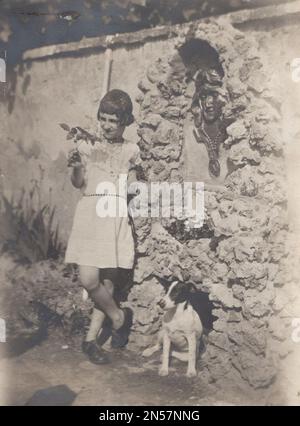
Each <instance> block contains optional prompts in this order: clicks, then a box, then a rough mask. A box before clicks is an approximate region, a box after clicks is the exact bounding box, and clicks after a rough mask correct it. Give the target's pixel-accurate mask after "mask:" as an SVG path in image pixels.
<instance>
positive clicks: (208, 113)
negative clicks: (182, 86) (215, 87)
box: [199, 90, 222, 123]
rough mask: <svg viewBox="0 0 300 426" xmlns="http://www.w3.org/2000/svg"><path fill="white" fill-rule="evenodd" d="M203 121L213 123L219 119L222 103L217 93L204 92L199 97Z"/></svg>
mask: <svg viewBox="0 0 300 426" xmlns="http://www.w3.org/2000/svg"><path fill="white" fill-rule="evenodd" d="M199 103H200V106H201V109H202V116H203V120H204V121H206V122H207V123H213V122H215V121H216V120H218V119H219V118H220V117H221V114H222V103H221V101H220V96H219V93H218V92H214V91H212V90H211V91H205V92H203V93H202V94H201V95H200V102H199Z"/></svg>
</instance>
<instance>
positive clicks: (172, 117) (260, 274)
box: [128, 23, 287, 388]
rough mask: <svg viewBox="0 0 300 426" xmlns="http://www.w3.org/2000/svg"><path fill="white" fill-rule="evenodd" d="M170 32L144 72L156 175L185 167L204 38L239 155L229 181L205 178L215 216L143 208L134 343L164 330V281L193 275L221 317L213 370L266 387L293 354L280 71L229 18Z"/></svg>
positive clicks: (146, 129) (146, 168) (146, 163)
mask: <svg viewBox="0 0 300 426" xmlns="http://www.w3.org/2000/svg"><path fill="white" fill-rule="evenodd" d="M170 44H172V46H171V47H170V55H169V56H167V57H162V58H159V59H157V61H156V62H155V63H153V64H152V65H151V66H150V67H149V69H148V71H147V73H146V75H145V77H144V79H143V80H142V81H140V82H139V89H140V96H139V98H138V102H139V104H140V118H139V137H140V141H139V146H140V150H141V158H142V169H143V175H144V178H145V180H146V181H147V182H152V181H155V182H157V181H160V182H163V181H168V182H182V181H183V179H184V178H185V173H186V159H185V149H187V146H186V144H185V138H186V132H185V126H186V123H187V121H188V120H189V117H190V114H191V103H192V96H193V93H194V89H195V87H194V82H193V80H192V77H193V74H194V71H195V69H196V68H197V67H199V62H197V61H199V55H198V56H197V54H195V55H192V58H193V57H194V58H195V61H194V62H193V60H192V61H190V62H189V61H188V58H191V55H190V52H191V50H190V51H189V49H193V48H195V49H194V50H195V53H197V52H198V51H199V52H200V51H202V52H203V51H204V52H206V53H207V54H206V55H202V56H201V52H200V59H201V58H202V59H201V61H202V62H201V66H206V65H208V66H211V63H212V61H216V62H215V63H216V64H217V65H218V66H219V67H220V68H221V69H222V72H223V79H222V80H223V87H224V88H225V91H226V96H227V100H226V104H225V105H224V108H223V116H224V117H225V118H226V120H228V123H229V125H228V127H227V137H226V140H225V141H224V142H223V143H222V150H223V151H224V155H226V164H228V165H230V167H228V170H226V175H225V176H223V177H222V179H221V181H220V180H218V181H217V182H214V181H213V180H210V181H209V182H205V181H204V184H205V225H204V226H203V228H201V229H198V230H197V231H195V233H194V234H193V233H186V231H185V228H184V225H183V224H182V223H181V222H180V221H179V220H175V219H174V218H170V219H162V218H157V219H154V218H153V219H151V218H138V219H136V234H137V253H138V256H137V263H136V268H135V274H134V281H135V285H134V287H133V288H132V290H131V293H130V294H129V298H128V303H129V305H131V306H132V307H133V309H134V312H135V323H134V332H133V334H132V337H131V342H130V344H131V346H132V347H136V346H140V347H144V346H146V345H147V344H149V342H150V341H151V340H153V335H155V333H156V332H157V330H158V328H159V321H158V320H159V318H160V315H161V312H160V309H159V308H158V306H157V301H158V299H159V298H160V297H161V294H162V293H163V292H164V288H163V285H162V284H161V283H163V282H165V281H171V280H172V279H182V280H188V281H190V282H192V283H194V284H195V285H196V286H197V287H198V288H199V289H200V290H202V291H205V292H208V293H209V295H210V299H211V301H212V302H213V304H214V311H213V314H214V316H215V317H216V320H215V321H214V323H213V330H212V331H211V332H210V333H209V337H208V344H207V347H206V351H205V353H204V354H203V355H202V359H203V361H205V363H204V364H205V366H204V367H203V368H202V370H201V373H200V375H199V376H200V377H201V379H203V378H207V380H208V381H210V382H216V381H218V380H221V379H222V380H223V379H230V380H233V379H236V378H239V379H240V378H241V377H242V378H243V379H244V380H245V381H247V382H248V383H249V384H250V385H251V386H253V387H254V388H259V387H265V386H268V385H269V384H271V383H272V381H273V380H274V379H275V377H276V372H277V368H278V360H279V357H280V356H281V357H283V356H285V354H284V351H283V350H282V347H283V346H282V345H283V340H284V337H283V338H282V335H281V336H279V335H278V328H276V327H275V325H274V324H276V323H278V319H277V315H278V310H277V306H278V297H279V296H278V293H277V291H278V290H281V289H280V288H281V287H282V286H283V284H284V268H283V263H282V259H284V256H285V239H286V234H287V219H286V199H285V193H286V192H285V186H284V185H285V176H284V165H283V139H282V137H281V134H280V128H279V121H280V114H279V111H278V109H277V108H276V99H277V96H278V94H277V93H276V91H275V90H274V87H271V86H270V81H269V78H268V76H269V75H270V73H271V72H272V71H271V70H270V69H268V64H267V63H266V62H265V60H264V58H263V57H262V55H261V54H260V51H259V48H258V46H257V45H256V41H255V40H254V39H252V38H251V35H250V34H247V35H244V34H243V33H241V32H239V31H238V30H235V29H234V28H233V27H231V26H230V25H227V24H226V25H224V26H223V25H221V24H220V23H209V24H201V25H199V24H198V25H191V26H190V27H189V29H188V30H187V29H185V30H180V29H179V30H178V33H177V37H175V38H174V39H173V40H172V41H170ZM187 46H188V48H187ZM201 46H202V48H201ZM205 49H206V50H205ZM186 52H189V55H185V53H186ZM197 58H198V59H197ZM205 58H206V59H207V61H208V63H207V64H205ZM199 161H200V162H201V160H199ZM206 184H207V185H206ZM274 330H276V331H274ZM279 334H280V333H279Z"/></svg>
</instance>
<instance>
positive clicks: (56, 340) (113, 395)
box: [0, 335, 263, 406]
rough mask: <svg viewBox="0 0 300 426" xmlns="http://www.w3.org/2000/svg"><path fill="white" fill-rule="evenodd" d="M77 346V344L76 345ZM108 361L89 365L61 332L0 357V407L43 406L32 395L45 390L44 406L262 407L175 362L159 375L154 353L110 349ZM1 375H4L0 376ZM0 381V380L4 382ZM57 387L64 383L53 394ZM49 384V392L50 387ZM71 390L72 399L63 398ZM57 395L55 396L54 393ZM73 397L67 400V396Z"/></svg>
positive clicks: (257, 401)
mask: <svg viewBox="0 0 300 426" xmlns="http://www.w3.org/2000/svg"><path fill="white" fill-rule="evenodd" d="M76 346H79V345H76ZM110 358H111V361H112V362H111V363H110V364H109V365H106V366H96V365H93V364H91V363H90V362H89V361H88V360H87V359H86V357H85V356H84V354H82V353H81V351H80V348H79V347H74V345H73V346H68V345H66V342H65V341H64V340H63V338H62V336H59V335H52V336H51V337H49V338H48V339H47V340H46V341H44V342H43V343H42V344H40V345H38V346H36V347H34V348H32V349H31V350H29V351H27V352H26V353H24V354H23V355H21V356H18V357H15V358H10V359H2V360H0V376H1V377H2V384H1V390H2V404H1V405H18V406H20V405H21V406H22V405H45V404H43V402H41V400H40V399H39V397H38V396H37V395H35V396H34V398H33V399H32V397H33V395H34V394H35V392H37V391H39V390H43V389H44V390H45V389H48V391H49V392H50V393H49V394H48V396H47V397H46V399H47V404H49V405H61V404H63V405H75V406H76V405H96V406H104V405H117V406H126V405H146V406H151V405H154V406H155V405H165V406H178V405H192V406H207V405H213V406H217V405H244V404H246V405H256V404H259V405H261V404H262V403H263V399H261V395H257V398H255V399H254V398H252V397H251V396H250V395H249V394H247V393H245V392H243V391H241V390H240V389H236V390H235V391H232V392H231V393H228V391H226V390H225V389H223V390H222V389H218V388H216V387H214V386H212V385H209V386H208V385H207V384H204V383H203V381H201V371H200V372H199V373H198V377H196V378H193V379H188V378H186V377H185V369H186V366H185V364H183V363H181V362H179V361H176V364H175V363H174V364H173V365H172V366H171V369H170V375H169V376H168V377H160V376H158V366H159V356H158V357H156V358H155V359H150V360H146V361H145V359H143V358H142V357H140V356H137V355H136V354H133V353H132V352H129V351H127V350H122V351H114V352H112V351H111V352H110ZM5 376H6V379H5ZM3 379H4V380H3ZM58 385H65V387H64V390H63V391H62V394H61V395H62V396H60V397H58V394H57V388H54V387H55V386H58ZM50 388H52V390H51V389H50ZM65 391H66V395H67V393H68V392H70V391H72V392H73V393H74V398H73V401H69V402H67V403H66V402H64V401H65V398H64V392H65ZM55 393H56V394H55ZM0 399H1V395H0ZM71 399H72V398H71Z"/></svg>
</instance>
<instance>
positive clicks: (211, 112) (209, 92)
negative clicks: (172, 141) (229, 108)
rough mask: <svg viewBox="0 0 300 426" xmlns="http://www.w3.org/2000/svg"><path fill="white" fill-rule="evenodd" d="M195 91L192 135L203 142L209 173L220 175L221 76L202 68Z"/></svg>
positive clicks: (222, 134)
mask: <svg viewBox="0 0 300 426" xmlns="http://www.w3.org/2000/svg"><path fill="white" fill-rule="evenodd" d="M195 85H196V93H195V95H194V99H193V109H192V110H193V113H194V120H195V130H194V135H195V138H196V141H197V142H198V143H204V144H205V146H206V150H207V154H208V158H209V165H208V169H209V173H210V175H211V176H212V177H218V176H220V163H219V161H218V158H219V148H220V144H221V143H222V142H224V140H225V139H226V131H225V129H224V126H223V123H222V107H223V104H224V103H223V101H222V99H221V96H220V89H221V87H222V78H221V76H220V74H219V73H218V72H217V71H216V70H214V69H210V70H202V71H200V72H199V73H198V75H197V78H196V82H195Z"/></svg>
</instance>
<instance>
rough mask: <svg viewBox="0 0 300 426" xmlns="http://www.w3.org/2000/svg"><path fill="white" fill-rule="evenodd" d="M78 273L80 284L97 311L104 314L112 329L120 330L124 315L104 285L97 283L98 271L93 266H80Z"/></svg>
mask: <svg viewBox="0 0 300 426" xmlns="http://www.w3.org/2000/svg"><path fill="white" fill-rule="evenodd" d="M79 273H80V279H81V283H82V285H83V286H84V287H85V288H86V290H87V291H88V293H89V295H90V297H91V299H92V300H93V302H94V303H95V306H96V307H97V309H99V310H101V311H102V312H104V313H105V314H106V315H107V316H108V317H109V318H110V319H111V321H112V324H113V328H114V329H116V330H117V329H118V328H120V327H121V326H122V325H123V323H124V313H123V311H122V310H121V309H120V308H119V307H118V306H117V304H116V302H115V301H114V299H113V297H112V295H111V294H110V293H109V291H107V289H106V287H105V286H104V284H102V283H100V282H99V269H98V268H96V267H94V266H80V267H79ZM110 278H111V277H110ZM107 280H108V281H111V279H109V278H105V279H103V281H107ZM110 284H111V283H109V282H107V283H106V285H110Z"/></svg>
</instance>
